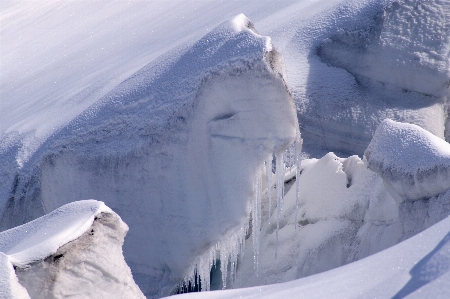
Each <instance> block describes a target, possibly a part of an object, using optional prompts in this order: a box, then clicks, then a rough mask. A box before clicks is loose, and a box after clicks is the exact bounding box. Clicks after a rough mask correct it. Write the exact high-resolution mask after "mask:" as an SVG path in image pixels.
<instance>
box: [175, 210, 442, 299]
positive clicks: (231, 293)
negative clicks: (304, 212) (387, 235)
mask: <svg viewBox="0 0 450 299" xmlns="http://www.w3.org/2000/svg"><path fill="white" fill-rule="evenodd" d="M449 279H450V218H448V217H447V218H446V219H444V220H442V221H440V222H439V223H437V224H435V225H434V226H432V227H430V228H429V229H427V230H425V231H423V232H422V233H420V234H418V235H416V236H414V237H412V238H410V239H408V240H406V241H403V242H402V243H399V244H397V245H395V246H393V247H391V248H389V249H386V250H384V251H382V252H379V253H377V254H374V255H372V256H370V257H367V258H365V259H362V260H360V261H357V262H354V263H351V264H349V265H346V266H343V267H340V268H337V269H334V270H330V271H327V272H324V273H320V274H317V275H313V276H310V277H306V278H303V279H298V280H294V281H290V282H285V283H279V284H273V285H269V286H258V287H253V288H244V289H236V290H225V291H214V292H209V293H190V294H183V295H178V296H173V297H170V298H186V299H188V298H212V299H216V298H220V299H225V298H267V299H269V298H447V297H448V294H450V285H449V283H448V281H449Z"/></svg>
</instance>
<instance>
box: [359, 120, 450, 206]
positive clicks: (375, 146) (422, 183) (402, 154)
mask: <svg viewBox="0 0 450 299" xmlns="http://www.w3.org/2000/svg"><path fill="white" fill-rule="evenodd" d="M364 156H365V157H366V159H367V162H368V166H369V168H370V169H372V170H373V171H375V172H376V173H378V174H379V175H380V176H381V177H382V178H383V179H384V182H385V184H386V186H387V188H388V190H389V191H390V192H391V194H392V195H393V196H394V197H395V198H396V199H398V200H399V201H402V200H405V199H410V200H417V199H422V198H430V197H432V196H436V195H439V194H440V193H443V192H445V191H446V190H448V189H450V144H448V143H447V142H445V141H444V140H442V139H441V138H439V137H437V136H434V135H433V134H431V133H430V132H428V131H426V130H424V129H422V128H420V127H419V126H416V125H413V124H406V123H399V122H395V121H392V120H389V119H387V120H385V121H383V122H382V123H381V124H380V126H379V127H378V129H377V130H376V132H375V134H374V136H373V139H372V141H371V142H370V144H369V146H368V147H367V149H366V151H365V153H364Z"/></svg>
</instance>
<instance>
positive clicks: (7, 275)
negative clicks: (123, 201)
mask: <svg viewBox="0 0 450 299" xmlns="http://www.w3.org/2000/svg"><path fill="white" fill-rule="evenodd" d="M127 231H128V226H127V225H126V224H125V223H124V222H123V221H122V220H121V219H120V217H119V216H118V215H117V214H115V213H114V212H113V211H112V210H111V209H109V208H108V207H106V206H105V205H104V204H103V203H102V202H98V201H95V200H84V201H78V202H73V203H70V204H67V205H65V206H62V207H60V208H58V209H57V210H55V211H53V212H51V213H49V214H47V215H45V216H42V217H40V218H38V219H36V220H33V221H31V222H28V223H26V224H24V225H21V226H18V227H15V228H12V229H10V230H6V231H4V232H1V233H0V258H1V263H2V267H1V269H2V271H1V272H2V274H1V279H0V281H1V282H0V284H1V286H2V288H1V290H2V292H1V295H0V297H2V298H30V297H31V298H66V297H68V296H75V297H76V298H106V297H108V298H124V297H127V298H144V295H143V294H142V292H141V291H140V290H139V288H138V286H137V285H136V284H135V282H134V281H133V277H132V274H131V271H130V268H129V267H128V266H127V264H126V263H125V260H124V257H123V254H122V244H123V242H124V238H125V235H126V233H127ZM13 266H14V269H13Z"/></svg>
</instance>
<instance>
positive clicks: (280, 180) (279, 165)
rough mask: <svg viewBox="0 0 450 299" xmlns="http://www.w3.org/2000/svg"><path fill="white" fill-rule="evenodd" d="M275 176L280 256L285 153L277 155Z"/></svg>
mask: <svg viewBox="0 0 450 299" xmlns="http://www.w3.org/2000/svg"><path fill="white" fill-rule="evenodd" d="M275 160H276V161H275V163H276V168H275V177H276V180H277V230H276V248H275V258H276V257H277V256H278V230H279V229H280V220H281V214H282V212H283V198H284V153H283V152H281V153H278V154H277V155H276V157H275Z"/></svg>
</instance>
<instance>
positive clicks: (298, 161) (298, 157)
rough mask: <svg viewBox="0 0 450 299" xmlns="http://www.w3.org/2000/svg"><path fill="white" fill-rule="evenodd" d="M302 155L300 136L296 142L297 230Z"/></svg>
mask: <svg viewBox="0 0 450 299" xmlns="http://www.w3.org/2000/svg"><path fill="white" fill-rule="evenodd" d="M301 153H302V139H301V138H300V136H297V140H296V141H295V164H296V166H297V169H296V173H295V187H296V190H295V228H296V229H297V223H298V219H297V217H298V206H299V204H300V171H301V168H300V167H301V164H302V159H301Z"/></svg>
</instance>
